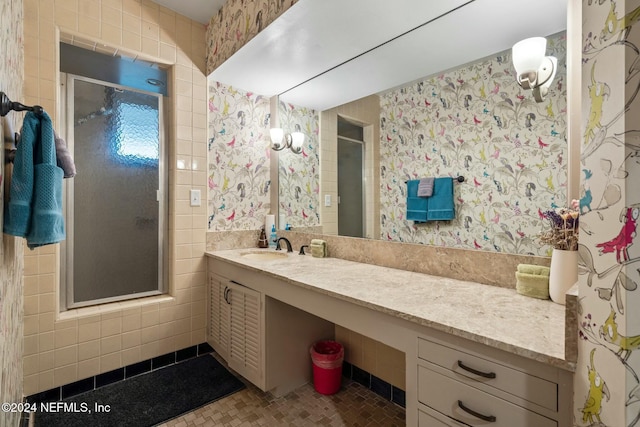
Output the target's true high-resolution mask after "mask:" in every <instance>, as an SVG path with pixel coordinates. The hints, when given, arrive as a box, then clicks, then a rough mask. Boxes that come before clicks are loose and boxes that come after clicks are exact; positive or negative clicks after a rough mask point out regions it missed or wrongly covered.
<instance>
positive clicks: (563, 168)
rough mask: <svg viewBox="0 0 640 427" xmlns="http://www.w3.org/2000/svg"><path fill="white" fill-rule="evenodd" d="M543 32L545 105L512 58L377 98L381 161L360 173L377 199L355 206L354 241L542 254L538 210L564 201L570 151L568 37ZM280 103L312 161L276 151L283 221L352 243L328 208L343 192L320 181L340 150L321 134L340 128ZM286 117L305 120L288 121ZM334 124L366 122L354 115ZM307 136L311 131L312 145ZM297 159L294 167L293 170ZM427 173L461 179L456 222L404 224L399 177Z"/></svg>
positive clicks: (480, 62)
mask: <svg viewBox="0 0 640 427" xmlns="http://www.w3.org/2000/svg"><path fill="white" fill-rule="evenodd" d="M546 36H547V39H548V43H547V55H553V56H556V57H557V58H558V71H557V74H556V77H555V79H554V82H553V84H552V87H551V89H550V93H549V95H548V96H547V98H546V99H545V101H544V102H542V103H536V102H535V101H534V99H533V97H532V95H531V94H530V93H527V92H525V91H524V90H522V89H521V88H520V87H519V86H518V85H517V83H516V81H515V71H514V70H513V66H512V64H511V52H510V50H504V51H500V52H495V53H494V54H492V55H489V56H487V57H484V58H480V59H474V60H472V61H470V62H468V63H465V64H462V65H460V66H456V67H453V68H451V69H448V70H443V71H442V72H439V73H437V74H435V75H431V76H426V77H424V78H422V79H418V80H416V81H412V82H408V83H406V84H403V85H400V86H399V87H397V88H395V89H392V90H388V91H384V92H380V93H378V94H377V95H378V96H379V106H380V114H379V118H380V119H379V122H378V123H372V124H373V125H374V126H375V125H377V126H378V127H379V132H380V137H379V139H377V140H375V141H374V143H375V142H377V141H379V146H378V147H377V148H378V150H379V154H377V160H378V161H377V162H376V163H375V164H373V165H372V166H371V168H372V169H373V170H374V171H375V172H376V174H373V175H372V176H370V177H369V179H367V176H366V171H365V170H363V171H362V183H363V185H364V186H365V187H366V186H368V187H369V190H371V193H372V196H371V197H373V198H374V200H369V201H368V203H369V204H368V205H367V201H366V200H365V201H363V204H364V205H365V206H367V208H366V209H365V211H364V214H363V215H362V216H361V217H360V215H358V217H359V218H361V220H362V226H361V229H362V230H363V231H362V233H363V235H362V236H358V237H368V238H377V239H384V240H389V241H403V242H412V243H421V244H431V245H438V246H450V247H459V248H464V249H477V250H486V251H494V252H504V253H517V254H534V255H547V252H546V251H547V248H545V247H543V246H542V245H541V244H540V243H539V242H538V241H537V240H536V236H537V234H538V233H539V232H540V231H541V229H542V227H543V226H544V225H545V224H544V223H543V217H542V215H543V213H544V211H546V210H549V209H552V208H555V207H559V206H563V205H565V204H566V198H567V196H566V194H567V164H568V163H567V162H568V150H567V142H566V141H567V120H566V111H567V94H566V86H567V82H566V60H565V55H566V36H565V33H564V32H561V33H555V34H551V35H546ZM287 99H288V97H287V96H286V93H285V94H282V95H281V96H280V100H281V102H280V110H279V114H280V115H281V117H282V115H284V116H285V117H288V119H287V121H286V123H287V126H289V127H291V128H292V129H293V128H297V129H300V128H302V129H307V130H308V131H310V132H311V137H310V138H309V139H308V142H307V143H306V144H305V145H306V146H307V148H306V154H312V156H311V157H302V158H299V159H296V158H295V155H293V154H289V153H287V154H285V155H284V156H282V155H281V157H280V164H279V165H280V167H279V181H280V188H279V197H280V200H279V207H280V209H281V210H280V213H281V214H282V213H283V209H288V210H287V211H286V212H285V215H284V217H285V218H286V219H285V221H286V222H287V223H289V224H291V225H292V226H293V227H294V229H296V228H299V229H300V230H302V231H304V230H306V229H309V230H310V231H316V230H317V229H316V228H314V227H313V226H314V225H321V226H322V229H323V232H325V233H328V234H340V235H348V236H357V234H353V231H347V232H341V231H340V220H339V218H340V214H339V210H338V209H337V208H335V209H333V208H334V207H335V205H336V204H337V203H338V201H339V200H344V197H345V195H344V193H342V194H337V193H336V192H334V191H332V190H331V189H330V188H332V187H333V183H331V182H327V181H326V180H325V177H326V176H327V174H329V175H331V176H332V177H335V174H336V171H338V170H339V169H340V166H339V162H338V159H340V156H339V155H338V151H337V149H338V148H337V147H333V148H331V149H329V148H328V147H327V146H326V140H325V139H326V137H327V135H326V132H327V129H329V130H328V132H330V133H333V132H336V128H337V126H338V123H335V124H334V123H330V124H329V123H325V122H324V121H323V123H322V130H321V131H320V125H319V122H320V121H321V120H320V117H321V115H322V114H323V112H320V111H316V110H313V109H311V108H308V107H303V106H297V105H294V104H292V103H288V102H286V101H287ZM357 102H358V101H356V103H357ZM356 110H357V108H356ZM292 112H298V113H300V112H305V113H306V115H301V116H300V115H299V116H298V117H292V116H294V115H295V114H292ZM337 117H338V118H339V120H345V119H346V120H349V121H351V122H355V123H358V122H360V123H362V124H364V125H365V126H366V125H367V123H366V120H363V119H362V118H361V117H358V116H357V114H356V115H340V114H338V116H337ZM281 120H282V119H281ZM296 120H302V122H303V123H304V126H302V127H301V126H298V124H299V123H298V122H296ZM314 133H318V134H319V135H318V136H317V137H316V138H317V140H315V139H314ZM332 138H335V136H334V135H332ZM338 140H342V138H338ZM350 142H351V143H353V141H350ZM316 143H317V145H315V146H314V144H316ZM363 145H364V146H366V144H363ZM369 148H370V149H371V148H372V147H369ZM365 152H366V149H365ZM369 155H370V156H373V155H374V154H373V151H372V152H371V153H370V154H369ZM292 156H293V157H292ZM321 158H322V159H323V160H321ZM327 158H330V159H332V160H331V161H329V162H327ZM298 160H300V161H302V164H297V165H296V166H295V167H291V164H292V163H295V162H297V161H298ZM334 160H335V163H332V162H333V161H334ZM292 169H293V170H295V171H296V173H295V174H293V173H290V171H291V170H292ZM302 171H306V174H304V173H302ZM294 175H296V176H298V177H299V178H302V181H297V180H296V178H295V176H294ZM376 175H377V176H376ZM426 176H435V177H444V176H452V177H457V176H464V177H465V182H463V183H460V184H458V183H457V182H456V181H454V182H456V183H455V184H454V198H455V205H456V219H455V220H453V221H434V222H427V223H424V224H416V223H414V222H413V221H407V220H406V219H405V218H404V216H405V215H406V185H405V181H407V180H408V179H418V178H421V177H426ZM321 177H322V178H321ZM374 177H375V178H377V179H378V180H379V183H378V184H374V182H373V179H372V178H374ZM351 179H352V180H353V178H351ZM337 181H339V179H337ZM301 184H303V185H301ZM371 186H374V187H373V188H371ZM292 189H293V192H292ZM305 190H306V191H305ZM376 192H377V193H378V194H377V195H376V194H375V193H376ZM301 194H305V195H306V200H305V201H304V205H305V206H306V209H305V210H304V211H303V210H302V209H299V210H298V211H297V212H296V211H295V209H291V206H295V205H296V200H299V199H300V197H299V196H300V195H301ZM296 196H297V197H298V198H297V199H296ZM376 196H377V197H376ZM347 197H349V198H350V199H352V198H353V197H354V196H353V195H352V194H348V195H347ZM365 199H366V196H365ZM326 205H330V206H326ZM338 206H339V205H338ZM314 208H315V209H314ZM303 212H304V214H303ZM378 213H379V216H378ZM312 216H313V217H316V220H313V217H312ZM281 217H282V216H281ZM351 219H353V217H352V218H351ZM367 221H372V222H373V223H377V224H379V228H376V227H374V226H372V225H367ZM309 227H311V228H309Z"/></svg>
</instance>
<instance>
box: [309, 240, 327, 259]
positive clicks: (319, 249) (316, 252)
mask: <svg viewBox="0 0 640 427" xmlns="http://www.w3.org/2000/svg"><path fill="white" fill-rule="evenodd" d="M309 249H311V255H312V256H314V257H316V258H324V257H326V256H327V242H325V241H324V240H320V239H313V240H311V244H310V245H309Z"/></svg>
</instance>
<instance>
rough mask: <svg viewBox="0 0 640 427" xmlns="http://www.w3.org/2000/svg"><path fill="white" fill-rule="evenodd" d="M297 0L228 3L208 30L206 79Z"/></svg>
mask: <svg viewBox="0 0 640 427" xmlns="http://www.w3.org/2000/svg"><path fill="white" fill-rule="evenodd" d="M296 2H297V0H229V1H227V2H226V3H225V4H224V5H223V6H222V8H221V9H220V10H219V11H218V13H217V14H216V15H214V16H213V17H212V18H211V21H210V22H209V25H208V27H207V35H206V46H207V75H209V74H211V73H212V72H213V70H215V69H216V68H217V67H218V66H219V65H220V64H222V63H223V62H224V61H226V60H227V59H229V57H230V56H231V55H233V54H234V53H235V52H237V51H238V49H240V48H241V47H242V46H244V45H245V44H246V43H247V42H248V41H249V40H251V39H252V38H253V37H255V35H256V34H258V33H259V32H260V31H262V30H263V29H264V28H265V27H266V26H267V25H269V24H270V23H272V22H273V21H274V20H275V19H276V18H277V17H278V16H280V15H282V13H284V12H285V11H286V10H287V9H289V8H290V7H291V6H293V5H294V4H295V3H296Z"/></svg>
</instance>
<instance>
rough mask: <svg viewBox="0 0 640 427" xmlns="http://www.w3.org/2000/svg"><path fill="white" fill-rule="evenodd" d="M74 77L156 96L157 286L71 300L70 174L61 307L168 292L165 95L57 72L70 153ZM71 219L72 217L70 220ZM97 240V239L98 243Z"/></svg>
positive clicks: (65, 189) (72, 204)
mask: <svg viewBox="0 0 640 427" xmlns="http://www.w3.org/2000/svg"><path fill="white" fill-rule="evenodd" d="M75 80H81V81H85V82H89V83H94V84H99V85H103V86H108V87H112V88H114V89H117V90H127V91H131V92H138V93H142V94H145V95H151V96H155V97H156V98H158V175H159V176H158V187H159V188H158V189H157V191H156V200H157V201H158V287H157V290H152V291H145V292H138V293H134V294H126V295H120V296H114V297H108V298H100V299H94V300H90V301H82V302H78V303H76V302H73V290H74V283H73V271H74V270H73V267H74V265H73V263H74V259H73V253H74V252H73V250H74V245H73V239H74V224H73V213H74V207H75V201H74V184H73V178H71V179H65V180H64V181H65V185H64V186H63V211H64V212H63V213H64V218H65V220H66V224H65V226H66V234H67V237H66V240H65V241H63V242H62V244H61V250H60V266H61V268H60V311H61V312H62V311H66V310H71V309H77V308H81V307H89V306H95V305H98V304H106V303H113V302H119V301H126V300H130V299H137V298H144V297H149V296H156V295H162V294H166V293H168V289H169V286H168V277H169V274H168V266H169V262H168V260H167V256H168V254H169V251H168V241H167V240H168V239H167V237H168V234H169V233H168V228H167V218H168V209H169V200H168V199H169V198H168V192H167V189H168V176H169V174H168V171H167V156H168V151H167V144H166V140H165V135H167V132H166V129H165V127H166V126H167V125H166V123H165V121H164V115H165V114H164V102H163V101H164V99H163V96H162V94H159V93H153V92H147V91H144V90H140V89H135V88H132V87H129V86H123V85H118V84H115V83H111V82H106V81H103V80H97V79H93V78H90V77H85V76H79V75H76V74H70V73H63V72H61V73H60V81H61V82H63V83H62V84H63V85H66V88H64V87H63V88H62V89H61V92H62V93H63V94H64V95H63V96H61V97H60V98H61V100H62V105H61V110H60V111H62V112H63V113H62V121H61V123H63V124H64V126H63V127H62V130H63V132H62V133H63V138H65V141H66V143H67V148H68V149H69V151H70V152H71V154H72V155H73V152H74V130H73V129H74V103H75V101H74V82H75ZM69 219H71V220H69ZM98 244H99V243H98Z"/></svg>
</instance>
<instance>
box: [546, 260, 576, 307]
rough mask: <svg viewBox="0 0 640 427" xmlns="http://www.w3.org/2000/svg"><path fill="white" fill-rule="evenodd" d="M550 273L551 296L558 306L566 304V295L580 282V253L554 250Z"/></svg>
mask: <svg viewBox="0 0 640 427" xmlns="http://www.w3.org/2000/svg"><path fill="white" fill-rule="evenodd" d="M550 270H551V271H550V272H549V296H550V297H551V300H552V301H553V302H555V303H557V304H562V305H564V304H565V294H566V293H567V291H568V290H569V289H570V288H571V287H572V286H573V285H574V284H575V283H576V282H577V281H578V251H565V250H562V249H554V250H553V253H552V254H551V268H550Z"/></svg>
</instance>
